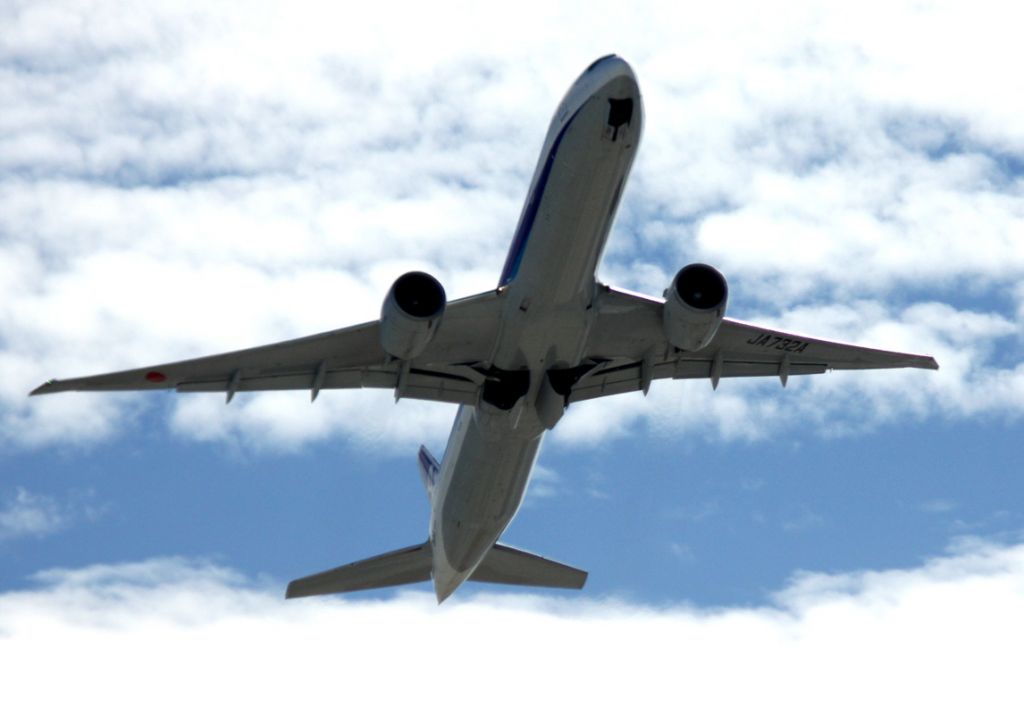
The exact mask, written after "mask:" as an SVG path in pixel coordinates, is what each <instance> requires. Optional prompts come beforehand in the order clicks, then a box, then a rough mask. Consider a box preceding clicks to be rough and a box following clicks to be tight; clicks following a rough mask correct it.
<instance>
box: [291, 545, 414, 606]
mask: <svg viewBox="0 0 1024 714" xmlns="http://www.w3.org/2000/svg"><path fill="white" fill-rule="evenodd" d="M430 566H431V549H430V543H422V544H420V545H414V546H410V547H409V548H402V549H400V550H393V551H391V552H390V553H385V554H384V555H377V556H374V557H372V558H367V559H366V560H360V561H357V562H355V563H350V564H349V565H343V566H341V567H340V568H334V569H333V570H325V571H324V572H322V573H317V574H316V575H310V576H307V577H305V578H299V579H298V580H293V581H291V582H290V583H288V590H287V592H286V593H285V597H286V598H294V597H308V596H310V595H329V594H331V593H348V592H354V591H356V590H370V589H371V588H384V587H388V586H390V585H407V584H409V583H421V582H424V581H426V580H430Z"/></svg>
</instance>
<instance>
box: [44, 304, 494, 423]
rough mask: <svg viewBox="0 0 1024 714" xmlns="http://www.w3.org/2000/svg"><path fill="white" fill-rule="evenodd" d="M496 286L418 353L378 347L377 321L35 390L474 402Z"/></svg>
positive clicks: (452, 316) (455, 312)
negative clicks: (345, 392)
mask: <svg viewBox="0 0 1024 714" xmlns="http://www.w3.org/2000/svg"><path fill="white" fill-rule="evenodd" d="M501 298H502V295H501V294H500V293H498V292H496V291H491V292H487V293H482V294H480V295H475V296H473V297H468V298H463V299H461V300H455V301H453V302H451V303H449V304H448V306H447V308H446V310H445V314H444V318H443V319H442V321H441V324H440V325H439V327H438V330H437V334H436V335H435V336H434V339H433V340H432V341H431V342H430V344H429V345H428V346H427V348H426V350H425V351H424V352H423V354H421V355H420V356H419V357H417V358H415V359H414V360H411V361H409V362H399V361H395V360H393V359H391V358H390V357H389V356H388V355H387V354H386V353H385V352H384V350H383V348H382V347H381V344H380V322H379V321H374V322H367V323H364V324H362V325H356V326H354V327H346V328H344V329H341V330H333V331H331V332H323V333H320V334H318V335H311V336H309V337H302V338H299V339H297V340H288V341H287V342H278V343H275V344H271V345H264V346H262V347H253V348H250V349H245V350H239V351H236V352H226V353H224V354H219V355H213V356H210V357H200V358H198V359H190V360H185V361H183V362H169V363H167V364H158V365H153V366H150V367H141V368H139V369H130V370H126V371H123V372H111V373H109V374H100V375H95V376H91V377H78V378H75V379H62V380H56V379H51V380H50V381H49V382H46V383H45V384H43V385H41V386H39V387H37V388H36V389H35V390H33V391H32V394H33V395H37V394H51V393H53V392H65V391H115V390H143V389H176V390H177V391H179V392H225V393H226V394H227V399H228V401H231V398H232V397H233V396H234V395H235V393H236V392H247V391H260V390H276V389H308V390H310V394H311V396H312V398H313V399H316V396H317V394H318V393H319V392H320V390H321V389H352V388H359V387H381V388H386V389H394V390H395V395H396V396H401V397H410V398H415V399H429V400H433V401H441V402H453V403H457V404H472V403H475V402H476V400H477V394H478V392H479V390H480V388H481V386H482V385H483V383H484V380H485V378H484V375H483V374H481V373H480V372H479V371H477V370H475V369H473V367H472V365H474V364H476V363H478V362H481V361H483V360H486V359H487V358H488V357H489V353H490V349H491V346H492V344H493V342H494V339H495V336H496V335H497V331H498V320H499V315H500V310H501V308H500V304H499V303H500V300H501Z"/></svg>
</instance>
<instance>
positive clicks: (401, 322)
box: [380, 271, 447, 360]
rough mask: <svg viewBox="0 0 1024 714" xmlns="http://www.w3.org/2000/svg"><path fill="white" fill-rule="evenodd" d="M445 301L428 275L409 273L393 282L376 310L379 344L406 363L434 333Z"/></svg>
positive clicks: (428, 341)
mask: <svg viewBox="0 0 1024 714" xmlns="http://www.w3.org/2000/svg"><path fill="white" fill-rule="evenodd" d="M446 304H447V299H446V297H445V294H444V288H443V287H441V283H439V282H438V281H437V279H436V278H435V277H433V276H432V275H428V274H427V273H421V272H419V271H413V272H411V273H406V274H405V275H403V276H401V277H400V278H398V280H396V281H395V282H394V284H393V285H392V286H391V289H390V290H389V291H388V294H387V297H385V298H384V304H383V305H382V306H381V309H380V344H381V347H383V348H384V351H385V352H387V353H388V354H389V355H391V356H392V357H395V358H396V359H400V360H410V359H414V358H416V357H418V356H419V355H421V354H422V353H423V350H425V349H426V348H427V345H428V344H430V341H431V340H432V339H433V337H434V334H435V333H436V332H437V328H438V325H440V324H441V318H442V317H443V316H444V308H445V305H446Z"/></svg>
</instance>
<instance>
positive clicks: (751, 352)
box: [32, 55, 938, 604]
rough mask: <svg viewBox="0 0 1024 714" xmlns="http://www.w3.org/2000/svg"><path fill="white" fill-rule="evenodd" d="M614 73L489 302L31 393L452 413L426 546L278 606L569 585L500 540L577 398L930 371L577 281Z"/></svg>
mask: <svg viewBox="0 0 1024 714" xmlns="http://www.w3.org/2000/svg"><path fill="white" fill-rule="evenodd" d="M643 116H644V114H643V104H642V101H641V96H640V89H639V86H638V85H637V80H636V76H635V75H634V73H633V70H632V68H631V67H630V66H629V64H627V63H626V62H625V61H624V60H623V59H621V58H620V57H618V56H616V55H607V56H605V57H601V58H599V59H597V60H596V61H594V62H593V63H592V64H591V65H590V66H589V67H587V69H586V70H585V71H584V72H583V74H581V75H580V76H579V78H578V79H577V80H576V81H575V82H574V83H573V85H572V86H571V87H570V88H569V91H568V93H567V94H566V95H565V97H564V98H563V99H562V101H561V103H560V104H559V105H558V107H557V109H556V110H555V114H554V117H553V118H552V120H551V124H550V127H549V128H548V132H547V136H546V138H545V139H544V144H543V148H542V149H541V153H540V158H539V160H538V162H537V167H536V170H535V171H534V174H533V179H532V181H531V183H530V187H529V192H528V193H527V196H526V201H525V203H524V205H523V208H522V212H521V214H520V217H519V223H518V226H517V228H516V230H515V233H514V236H513V239H512V245H511V248H510V249H509V252H508V256H507V258H506V260H505V264H504V268H503V269H502V272H501V276H500V278H499V280H498V285H497V287H496V288H495V289H493V290H489V291H488V292H485V293H482V294H479V295H473V296H471V297H466V298H462V299H459V300H454V301H451V302H449V301H448V300H447V297H446V295H445V291H444V288H443V287H442V285H441V283H440V282H438V280H437V279H436V278H434V277H433V276H431V275H429V274H427V273H424V272H418V271H415V272H409V273H406V274H404V275H402V276H400V277H399V278H398V279H397V280H395V282H394V283H393V285H392V286H391V288H390V290H389V291H388V293H387V295H386V297H385V298H384V302H383V305H382V308H381V313H380V319H379V320H376V321H373V322H368V323H365V324H361V325H355V326H353V327H347V328H344V329H340V330H334V331H330V332H324V333H321V334H317V335H312V336H309V337H303V338H299V339H294V340H289V341H286V342H279V343H275V344H270V345H264V346H260V347H254V348H251V349H244V350H240V351H236V352H228V353H224V354H219V355H213V356H209V357H201V358H198V359H191V360H186V361H182V362H173V363H168V364H160V365H155V366H151V367H143V368H140V369H131V370H127V371H121V372H113V373H110V374H101V375H96V376H90V377H80V378H75V379H66V380H50V381H48V382H46V383H45V384H43V385H41V386H40V387H38V388H37V389H35V390H34V391H33V392H32V395H39V394H50V393H54V392H63V391H69V390H76V391H77V390H90V391H91V390H101V391H102V390H149V389H175V390H177V391H178V392H223V393H225V394H226V401H227V402H230V401H231V400H232V398H233V397H234V396H235V394H237V393H238V392H249V391H260V390H278V389H295V390H309V392H310V398H311V400H313V401H315V400H316V398H317V395H318V394H319V393H320V391H321V390H324V389H358V388H363V387H374V388H383V389H391V390H393V391H394V396H395V399H396V400H398V399H400V398H402V399H427V400H432V401H438V402H446V403H451V404H457V405H459V406H458V411H457V414H456V417H455V422H454V425H453V426H452V431H451V435H450V437H449V440H448V445H447V448H446V450H445V452H444V458H443V459H442V460H441V461H438V460H437V459H435V458H434V456H433V455H431V453H430V452H429V451H428V450H427V449H426V447H422V446H421V447H420V450H419V471H420V476H421V478H422V481H423V484H424V487H425V488H426V491H427V494H428V497H429V499H430V506H431V514H430V522H429V530H428V537H427V540H426V541H424V542H423V543H419V544H416V545H412V546H410V547H407V548H402V549H399V550H395V551H392V552H389V553H385V554H383V555H378V556H375V557H371V558H367V559H365V560H361V561H357V562H355V563H351V564H349V565H345V566H342V567H339V568H333V569H331V570H326V571H324V572H321V573H317V574H315V575H310V576H308V577H303V578H299V579H297V580H293V581H292V582H291V583H289V585H288V588H287V591H286V597H288V598H296V597H305V596H311V595H323V594H329V593H343V592H353V591H358V590H365V589H370V588H380V587H385V586H393V585H403V584H408V583H416V582H425V581H428V580H432V581H433V587H434V592H435V594H436V597H437V602H438V603H439V604H440V603H442V602H443V601H444V600H445V599H446V598H448V597H449V596H450V595H451V594H452V593H453V592H454V591H455V590H456V588H458V587H459V586H460V585H461V584H462V583H464V582H465V581H467V580H469V581H477V582H488V583H504V584H511V585H531V586H546V587H556V588H574V589H579V588H582V587H583V585H584V583H585V581H586V578H587V573H586V572H585V571H583V570H580V569H578V568H574V567H572V566H569V565H566V564H563V563H560V562H557V561H554V560H549V559H547V558H543V557H541V556H539V555H535V554H532V553H528V552H526V551H523V550H520V549H517V548H513V547H511V546H509V545H506V544H504V543H501V542H499V540H498V539H499V537H500V536H501V535H502V533H503V532H504V531H505V529H506V527H507V526H508V525H509V523H510V522H511V521H512V519H513V517H514V516H515V514H516V512H517V510H518V509H519V507H520V505H521V504H522V502H523V497H524V494H525V492H526V488H527V484H528V482H529V479H530V473H531V471H532V469H533V465H534V461H535V460H536V458H537V453H538V450H539V448H540V445H541V441H542V440H543V438H544V435H545V434H546V433H547V431H548V430H550V429H552V428H554V427H555V425H556V424H557V423H558V422H559V420H560V419H561V418H562V416H563V414H565V412H566V410H567V409H568V408H569V407H570V406H572V405H573V404H576V403H578V402H583V401H586V400H589V399H596V398H599V397H607V396H611V395H615V394H623V393H627V392H637V391H639V392H642V393H643V394H645V395H646V394H647V392H648V390H649V389H650V386H651V384H652V382H654V381H655V380H660V379H695V378H703V379H709V380H710V382H711V386H712V388H717V387H718V383H719V380H721V379H723V378H732V377H777V378H778V379H779V380H781V382H782V385H783V386H785V385H786V383H787V380H788V379H789V377H791V376H794V375H809V374H821V373H824V372H826V371H830V370H836V369H843V370H845V369H886V368H897V367H913V368H923V369H938V364H937V363H936V361H935V359H934V358H932V357H930V356H924V355H914V354H903V353H898V352H888V351H883V350H877V349H870V348H866V347H859V346H854V345H848V344H842V343H838V342H829V341H825V340H820V339H816V338H813V337H807V336H803V335H797V334H791V333H789V332H784V331H781V330H776V329H773V328H770V327H760V326H757V325H752V324H748V323H745V322H740V321H739V320H734V319H731V318H727V317H725V310H726V304H727V302H728V286H727V283H726V280H725V278H724V277H723V276H722V274H721V273H720V272H719V271H718V270H716V269H715V268H713V267H711V266H709V265H705V264H702V263H694V264H691V265H687V266H686V267H684V268H682V269H681V270H679V271H678V272H677V273H676V275H675V277H674V278H673V279H672V281H671V283H670V284H669V286H668V287H667V289H666V290H665V293H664V296H663V298H657V297H651V296H647V295H642V294H639V293H634V292H631V291H628V290H623V289H618V288H615V287H611V286H609V285H606V284H603V283H601V282H600V281H598V279H597V276H596V271H597V267H598V264H599V262H600V259H601V255H602V253H603V250H604V247H605V242H606V241H607V238H608V235H609V232H610V230H611V227H612V222H613V220H614V218H615V213H616V210H617V208H618V205H619V201H620V199H621V197H622V189H623V186H624V185H625V183H626V179H627V177H628V176H629V172H630V168H631V166H632V164H633V159H634V157H635V156H636V152H637V149H638V147H639V145H640V137H641V133H642V129H643Z"/></svg>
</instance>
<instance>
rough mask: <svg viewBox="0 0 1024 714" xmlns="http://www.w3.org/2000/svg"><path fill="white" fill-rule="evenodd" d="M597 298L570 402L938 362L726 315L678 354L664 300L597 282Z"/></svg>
mask: <svg viewBox="0 0 1024 714" xmlns="http://www.w3.org/2000/svg"><path fill="white" fill-rule="evenodd" d="M597 304H598V313H597V316H596V317H595V324H594V327H593V329H592V330H591V335H590V339H589V342H588V345H587V354H588V356H589V359H588V361H587V363H586V364H585V365H584V366H583V367H581V368H580V369H579V373H578V374H576V375H573V377H574V378H577V379H576V381H575V383H574V384H573V386H572V391H571V393H570V394H569V401H570V402H578V401H583V400H585V399H593V398H595V397H602V396H607V395H610V394H621V393H624V392H633V391H643V392H645V393H646V391H647V389H648V388H649V387H650V384H651V382H652V381H653V380H655V379H692V378H697V377H701V378H708V379H710V380H711V383H712V385H713V386H715V387H717V386H718V381H719V379H721V378H723V377H769V376H776V377H779V379H780V380H781V381H782V384H783V385H785V384H786V381H787V380H788V379H789V377H790V376H791V375H795V374H822V373H823V372H826V371H829V370H833V369H892V368H897V367H916V368H921V369H938V368H939V365H938V364H937V363H936V362H935V359H934V358H932V357H928V356H924V355H914V354H904V353H901V352H888V351H885V350H876V349H871V348H869V347H858V346H856V345H848V344H843V343H841V342H829V341H827V340H819V339H817V338H814V337H806V336H804V335H795V334H792V333H789V332H783V331H781V330H774V329H771V328H767V327H759V326H757V325H751V324H748V323H745V322H740V321H738V320H730V319H725V320H723V321H722V324H721V326H720V327H719V328H718V332H717V333H716V334H715V337H714V339H713V340H712V341H711V344H709V345H708V346H707V347H705V348H703V349H701V350H699V351H697V352H681V351H679V350H676V349H675V348H674V347H672V346H671V345H669V344H668V342H667V341H666V339H665V336H664V330H663V329H662V324H661V320H662V309H663V308H662V306H663V301H661V300H658V299H656V298H652V297H648V296H645V295H640V294H636V293H630V292H626V291H623V290H616V289H615V288H609V287H606V286H602V292H601V294H600V295H599V299H598V303H597Z"/></svg>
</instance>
